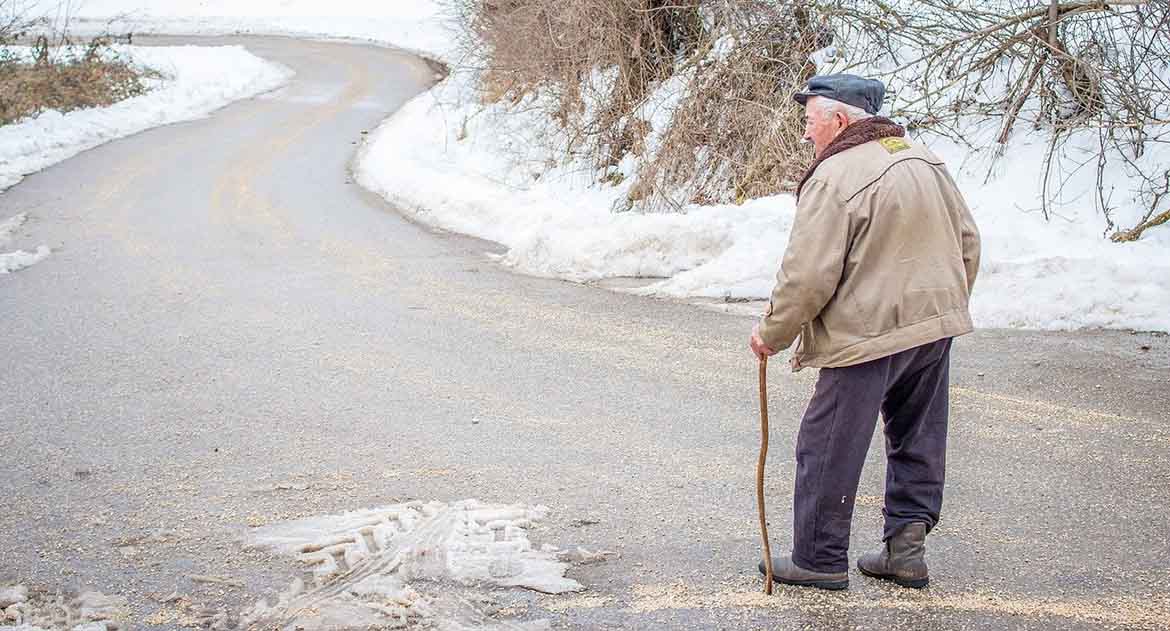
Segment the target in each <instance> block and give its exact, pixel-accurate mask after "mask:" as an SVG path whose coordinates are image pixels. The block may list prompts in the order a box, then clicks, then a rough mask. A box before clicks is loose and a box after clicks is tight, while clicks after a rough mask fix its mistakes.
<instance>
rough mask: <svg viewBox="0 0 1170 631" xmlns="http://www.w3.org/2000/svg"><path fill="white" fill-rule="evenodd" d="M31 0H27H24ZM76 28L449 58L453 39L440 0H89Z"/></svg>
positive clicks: (47, 5)
mask: <svg viewBox="0 0 1170 631" xmlns="http://www.w3.org/2000/svg"><path fill="white" fill-rule="evenodd" d="M26 3H27V0H26ZM75 4H76V6H75V8H74V11H73V14H72V15H73V17H74V18H75V21H74V22H73V25H72V27H71V28H73V29H74V30H75V31H80V32H90V33H93V32H98V33H101V32H110V33H113V34H123V33H126V32H133V33H163V34H168V35H226V34H233V33H251V34H257V35H295V36H301V37H326V38H332V37H340V38H347V39H356V40H364V41H369V42H374V43H379V44H391V45H394V46H397V47H399V48H403V49H406V50H411V51H415V52H421V53H425V54H427V55H428V56H431V57H438V58H441V59H449V58H451V56H452V55H453V48H452V46H451V42H452V41H453V38H452V37H451V36H450V34H449V33H448V32H447V31H446V29H445V28H444V26H443V22H442V20H441V19H440V17H441V15H442V14H443V11H444V9H443V3H442V0H328V1H326V0H247V1H246V2H241V1H240V0H170V1H168V2H157V1H155V0H85V1H84V2H82V3H75ZM58 5H59V2H58V0H31V4H29V6H30V11H29V13H30V14H32V15H43V16H46V17H48V18H50V19H57V18H58V17H59V13H60V12H59V10H58V9H57V6H58Z"/></svg>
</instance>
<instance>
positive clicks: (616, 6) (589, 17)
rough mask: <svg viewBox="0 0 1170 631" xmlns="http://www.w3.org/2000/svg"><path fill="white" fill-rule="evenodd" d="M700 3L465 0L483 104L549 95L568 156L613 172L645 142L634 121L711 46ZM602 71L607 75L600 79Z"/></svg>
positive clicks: (462, 10) (462, 16) (641, 126)
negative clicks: (699, 50) (658, 88)
mask: <svg viewBox="0 0 1170 631" xmlns="http://www.w3.org/2000/svg"><path fill="white" fill-rule="evenodd" d="M699 8H700V1H699V0H462V1H461V2H459V3H458V5H457V12H458V22H459V23H460V24H462V25H463V26H464V27H465V28H466V30H467V34H468V35H469V37H468V38H467V41H468V42H470V44H471V50H470V51H469V60H471V61H470V63H478V64H479V65H480V70H481V71H482V79H483V85H482V87H483V90H484V92H483V96H484V98H485V100H488V101H495V100H498V99H502V98H511V99H512V100H518V99H519V98H520V97H521V96H523V95H525V94H530V93H534V92H538V91H539V92H541V93H542V94H543V95H544V96H546V97H548V98H547V99H546V101H545V102H547V103H550V104H551V105H550V106H549V111H548V112H547V114H548V116H549V118H550V119H551V120H555V121H556V122H557V123H558V124H559V125H560V126H561V128H562V129H563V130H564V131H565V132H566V133H567V135H568V136H569V138H570V139H571V142H570V143H569V148H568V151H569V152H570V153H583V154H585V155H587V156H588V157H590V158H591V159H592V161H593V163H594V165H595V166H596V167H597V168H599V169H602V168H605V167H607V166H612V165H615V164H617V162H618V161H620V160H621V158H622V156H624V155H625V154H626V153H629V152H631V151H633V150H635V149H636V148H638V147H639V146H640V145H641V142H642V140H643V139H644V138H645V135H646V133H647V131H648V130H649V127H648V125H647V124H646V122H645V121H643V120H641V119H640V118H638V117H637V116H633V114H634V113H635V112H636V111H637V109H638V107H639V106H640V105H641V104H642V103H643V102H644V101H645V99H646V97H647V95H648V94H649V92H650V90H651V89H652V88H653V86H654V85H655V84H656V83H657V82H659V81H661V80H663V79H666V78H668V77H670V76H671V74H672V73H673V72H674V71H675V68H676V67H677V65H678V64H679V63H680V60H684V59H686V58H687V57H688V56H689V55H691V54H692V53H694V51H695V50H696V47H697V46H698V45H699V43H700V42H701V41H703V39H704V29H703V23H702V19H701V17H700V14H699ZM598 73H601V74H604V75H605V76H604V78H600V77H599V76H598Z"/></svg>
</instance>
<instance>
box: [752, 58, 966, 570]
mask: <svg viewBox="0 0 1170 631" xmlns="http://www.w3.org/2000/svg"><path fill="white" fill-rule="evenodd" d="M884 97H885V86H884V85H882V83H881V82H879V81H874V80H870V79H863V78H861V77H857V76H853V75H826V76H817V77H813V78H812V79H811V80H810V81H809V83H808V87H807V88H806V89H805V90H804V91H802V92H799V93H797V94H796V95H794V98H795V99H796V101H797V102H798V103H800V104H802V105H804V106H805V135H804V137H805V140H807V141H811V142H812V144H813V146H814V149H815V152H816V161H815V162H814V163H813V165H812V166H811V167H810V168H809V170H808V173H807V174H806V175H805V176H804V179H803V181H802V182H801V183H800V186H799V188H798V190H797V207H796V220H795V223H794V225H793V228H792V234H791V237H790V238H789V242H788V249H787V251H786V252H785V254H784V260H783V262H782V264H781V267H780V271H779V272H778V273H777V282H776V287H775V289H774V290H773V292H772V301H771V304H770V306H769V308H768V310H767V312H766V314H765V315H764V317H763V319H762V320H761V321H760V323H759V324H757V325H756V328H755V330H754V331H753V332H752V336H751V348H752V351H753V352H754V353H755V354H756V355H757V356H759V357H764V356H769V355H773V354H775V353H776V352H777V351H780V350H783V349H786V348H788V347H789V346H790V345H792V343H793V341H795V340H796V339H797V337H798V336H799V338H800V342H799V344H798V346H797V348H796V351H795V352H794V354H793V358H792V366H793V369H794V370H800V369H801V368H804V367H806V366H814V367H818V368H820V369H821V371H820V375H819V377H818V379H817V384H816V390H815V393H814V394H813V398H812V400H811V401H810V402H809V405H808V409H807V410H806V411H805V414H804V418H803V419H802V421H801V425H800V433H799V435H798V437H797V442H796V494H795V498H794V501H793V538H792V539H793V543H792V554H791V556H785V557H779V558H777V559H775V560H774V561H773V568H772V572H773V577H774V578H775V580H777V581H779V582H782V583H787V584H790V585H810V586H814V587H820V588H823V589H844V588H846V587H848V585H849V574H848V565H849V563H848V562H849V559H848V550H849V530H850V526H851V521H852V518H853V504H854V501H855V499H856V497H855V495H856V493H857V485H858V482H859V480H860V478H861V469H862V466H863V465H864V463H865V454H866V451H867V450H868V448H869V443H870V439H871V438H872V437H873V431H874V427H875V425H876V423H877V418H878V413H879V412H880V413H881V416H882V417H883V429H884V432H885V438H886V458H887V468H886V490H885V507H884V509H883V511H882V512H883V514H884V515H885V529H884V533H883V534H882V540H883V542H884V545H883V546H882V548H881V550H880V551H878V552H875V553H872V554H867V555H865V556H863V557H861V559H860V560H858V563H857V567H858V569H860V570H861V572H862V573H863V574H865V575H867V576H873V577H877V578H882V579H888V580H892V581H894V582H896V583H897V584H899V585H902V586H906V587H925V586H926V584H927V582H928V580H929V578H928V574H927V568H926V560H925V550H926V548H925V545H926V535H927V533H929V532H930V530H931V528H933V527H934V525H935V524H936V523H938V519H939V511H940V510H941V508H942V496H943V472H944V469H945V462H946V438H947V415H948V398H947V389H948V368H949V365H950V350H951V339H952V338H954V337H955V336H958V335H963V334H965V333H969V332H971V330H972V325H971V316H970V314H969V312H968V308H967V303H968V299H969V297H970V294H971V288H972V286H973V285H974V283H975V275H976V272H977V271H978V268H979V233H978V231H977V229H976V227H975V222H974V220H973V219H972V217H971V213H970V211H969V210H968V209H967V205H966V203H964V201H963V198H962V195H961V194H960V193H959V191H958V188H957V187H956V185H955V183H954V181H953V180H952V179H951V176H950V175H949V174H948V173H947V170H946V168H945V166H944V165H943V163H942V161H941V160H939V159H938V158H937V157H936V156H935V155H934V154H932V153H931V152H930V151H928V150H927V149H925V148H924V147H922V146H919V145H917V144H915V143H912V142H909V141H907V140H906V139H905V138H904V137H903V136H904V135H905V130H903V129H902V128H901V127H899V126H898V125H896V124H895V123H894V122H893V121H890V120H889V119H886V118H881V117H876V116H874V115H875V114H877V112H878V110H880V109H881V105H882V101H883V99H884ZM760 571H761V572H764V571H765V570H764V564H763V563H761V564H760Z"/></svg>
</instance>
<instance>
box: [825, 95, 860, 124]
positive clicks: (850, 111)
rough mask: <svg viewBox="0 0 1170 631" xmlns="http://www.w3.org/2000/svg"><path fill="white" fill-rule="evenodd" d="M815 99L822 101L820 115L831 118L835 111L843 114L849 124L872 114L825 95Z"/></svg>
mask: <svg viewBox="0 0 1170 631" xmlns="http://www.w3.org/2000/svg"><path fill="white" fill-rule="evenodd" d="M817 101H818V102H820V103H822V105H821V116H823V117H825V118H832V117H833V114H836V113H837V112H840V113H841V114H844V115H845V118H846V119H847V120H848V121H849V122H850V124H852V123H856V122H857V121H863V120H865V119H867V118H873V114H870V113H869V112H867V111H865V110H863V109H861V108H860V107H857V106H855V105H850V104H848V103H842V102H841V101H834V100H833V99H830V98H829V97H827V96H821V97H817Z"/></svg>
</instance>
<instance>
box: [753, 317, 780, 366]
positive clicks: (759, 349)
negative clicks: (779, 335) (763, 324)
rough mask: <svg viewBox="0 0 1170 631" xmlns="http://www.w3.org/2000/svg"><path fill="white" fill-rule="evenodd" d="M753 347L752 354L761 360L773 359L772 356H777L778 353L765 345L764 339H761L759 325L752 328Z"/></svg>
mask: <svg viewBox="0 0 1170 631" xmlns="http://www.w3.org/2000/svg"><path fill="white" fill-rule="evenodd" d="M751 347H752V352H753V353H755V355H756V357H757V358H759V359H763V358H765V357H771V356H772V355H775V354H776V351H774V350H772V349H771V348H769V347H768V345H767V344H765V343H764V338H762V337H760V325H759V324H757V325H755V326H754V327H752V339H751Z"/></svg>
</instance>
